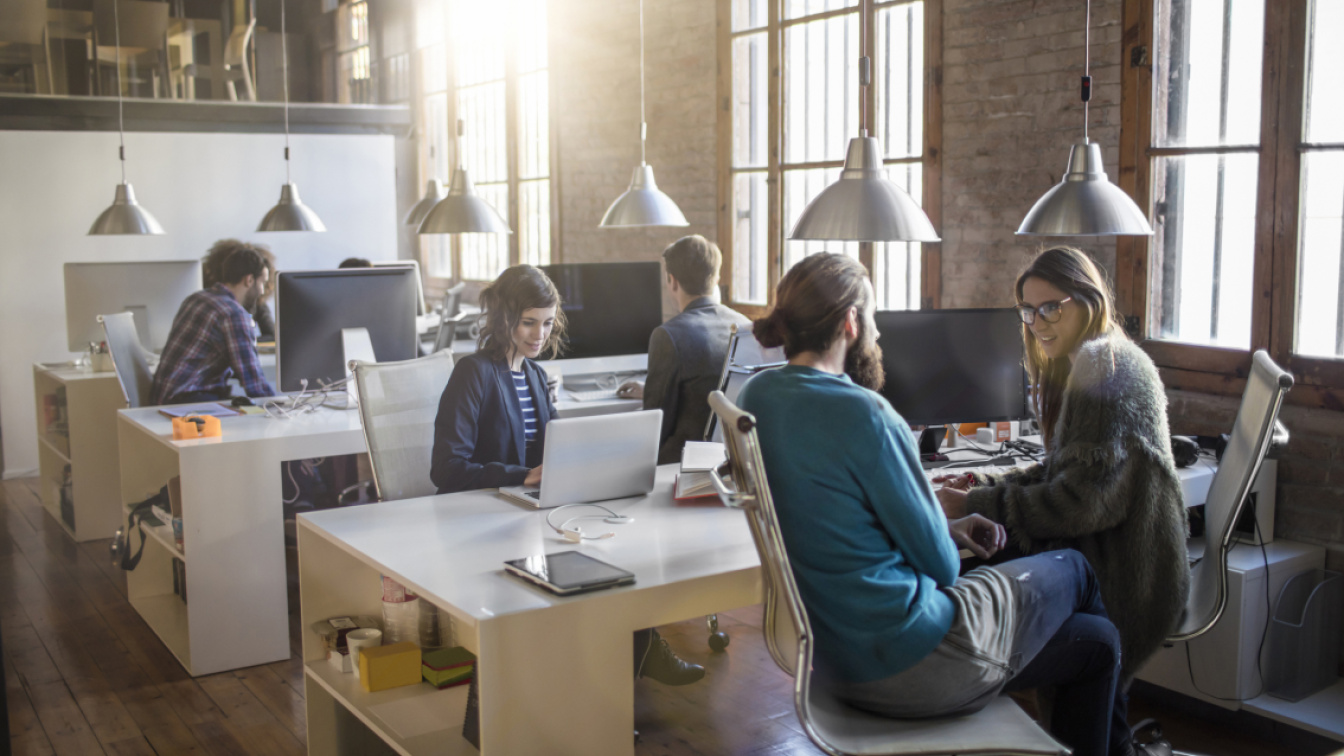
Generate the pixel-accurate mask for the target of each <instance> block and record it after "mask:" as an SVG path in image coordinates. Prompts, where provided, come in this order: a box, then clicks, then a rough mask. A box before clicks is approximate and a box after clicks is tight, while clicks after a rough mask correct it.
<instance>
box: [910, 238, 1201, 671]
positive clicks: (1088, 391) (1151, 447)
mask: <svg viewBox="0 0 1344 756" xmlns="http://www.w3.org/2000/svg"><path fill="white" fill-rule="evenodd" d="M1017 309H1018V312H1020V313H1021V315H1022V325H1023V328H1022V338H1023V341H1024V342H1025V344H1026V354H1027V360H1026V367H1027V374H1028V376H1029V377H1030V379H1031V384H1032V386H1033V387H1034V388H1033V393H1032V401H1033V405H1034V409H1035V412H1036V418H1037V420H1038V422H1039V423H1040V426H1041V431H1042V435H1043V437H1044V441H1045V452H1046V453H1045V458H1044V460H1043V461H1042V462H1041V463H1039V464H1036V465H1033V466H1031V467H1028V468H1025V469H1022V470H1016V471H1013V472H1009V473H1005V474H1002V475H993V476H989V475H981V474H975V475H972V476H958V477H955V478H946V479H935V481H934V482H935V483H937V482H942V483H943V484H944V487H943V488H942V490H940V491H939V492H938V498H939V501H940V502H941V503H942V505H943V510H944V511H945V512H946V513H947V516H948V517H949V518H956V517H965V516H966V515H968V514H980V515H984V516H985V517H988V518H989V519H991V520H994V521H995V522H999V523H1002V524H1003V525H1004V526H1005V527H1006V528H1007V529H1008V535H1009V540H1010V542H1011V543H1012V544H1013V545H1015V546H1016V547H1017V548H1018V549H1020V550H1021V552H1023V553H1026V554H1034V553H1037V552H1041V551H1048V550H1052V549H1059V548H1066V547H1067V548H1073V549H1077V550H1078V551H1081V552H1082V553H1083V554H1084V555H1085V556H1087V558H1088V561H1090V562H1091V563H1092V567H1093V569H1094V570H1095V571H1096V573H1097V577H1098V578H1099V579H1100V581H1101V594H1102V598H1103V600H1104V601H1105V602H1106V608H1107V609H1108V610H1109V612H1110V615H1111V619H1112V620H1113V621H1114V622H1115V626H1116V628H1117V629H1118V630H1119V631H1120V642H1121V650H1122V657H1121V658H1122V660H1123V661H1122V667H1121V669H1122V674H1123V677H1124V680H1125V681H1126V682H1127V681H1128V680H1130V679H1132V678H1133V676H1134V673H1135V672H1137V671H1138V669H1139V668H1140V667H1141V666H1143V663H1144V662H1145V661H1146V660H1147V659H1148V657H1149V656H1151V655H1152V654H1153V653H1154V652H1155V651H1157V649H1158V648H1159V647H1160V645H1161V644H1162V641H1163V640H1164V639H1165V638H1166V637H1167V635H1168V633H1170V632H1171V631H1172V630H1173V629H1174V628H1175V626H1176V623H1177V621H1178V620H1179V619H1180V616H1181V612H1182V611H1183V609H1184V607H1185V601H1186V594H1187V593H1188V591H1189V583H1190V568H1189V566H1188V564H1187V561H1186V560H1187V556H1186V545H1185V538H1186V532H1187V531H1186V514H1185V505H1184V503H1183V501H1182V498H1181V486H1180V479H1179V478H1178V477H1177V475H1176V464H1175V461H1174V460H1173V458H1172V454H1171V438H1170V434H1169V431H1168V429H1167V398H1166V394H1165V393H1164V390H1163V387H1162V381H1161V380H1160V379H1159V378H1158V374H1157V368H1156V367H1155V366H1154V365H1153V362H1152V360H1151V359H1149V358H1148V355H1147V354H1145V353H1144V352H1143V350H1141V349H1139V347H1138V346H1137V345H1136V344H1134V342H1132V341H1130V340H1129V338H1128V337H1127V336H1126V335H1125V333H1124V330H1123V329H1122V328H1121V327H1120V322H1119V319H1118V317H1117V315H1116V312H1115V306H1114V304H1113V303H1112V301H1111V294H1110V290H1109V287H1108V285H1107V283H1106V280H1105V278H1103V276H1102V274H1101V271H1100V270H1099V269H1098V268H1097V266H1096V265H1095V264H1094V263H1093V262H1092V260H1091V259H1089V258H1088V257H1087V255H1085V254H1083V253H1082V252H1080V251H1079V250H1076V249H1071V248H1068V247H1057V248H1054V249H1048V250H1046V251H1044V252H1042V253H1041V254H1040V255H1038V256H1037V257H1036V259H1035V260H1033V261H1032V262H1031V264H1030V265H1029V266H1028V267H1027V269H1026V270H1024V271H1023V272H1022V274H1021V275H1020V276H1018V278H1017Z"/></svg>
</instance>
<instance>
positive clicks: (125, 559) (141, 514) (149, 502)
mask: <svg viewBox="0 0 1344 756" xmlns="http://www.w3.org/2000/svg"><path fill="white" fill-rule="evenodd" d="M155 505H157V506H159V507H161V508H163V509H167V508H168V486H164V487H163V488H160V489H159V492H158V493H156V494H154V495H153V496H151V497H149V498H148V499H145V500H144V501H142V502H140V503H138V504H135V505H134V506H132V507H131V513H130V514H129V515H127V516H126V527H125V528H117V532H116V534H115V535H113V536H112V543H111V544H109V545H108V547H107V548H108V551H109V552H111V554H112V564H113V566H116V567H120V568H122V569H123V570H126V571H128V572H129V571H130V570H133V569H135V568H136V566H137V565H139V564H140V555H141V554H143V553H144V552H145V534H144V532H143V531H141V530H140V521H141V520H144V519H145V518H149V519H150V520H152V521H153V522H154V523H155V524H159V525H162V524H163V523H160V522H159V521H158V518H156V517H155V516H154V515H153V514H151V513H150V509H151V508H153V507H154V506H155ZM136 532H139V533H140V548H138V549H136V550H135V554H134V555H132V554H131V534H132V533H136Z"/></svg>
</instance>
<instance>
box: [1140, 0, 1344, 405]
mask: <svg viewBox="0 0 1344 756" xmlns="http://www.w3.org/2000/svg"><path fill="white" fill-rule="evenodd" d="M1159 1H1160V0H1124V11H1123V21H1122V23H1123V27H1124V31H1123V36H1122V39H1123V40H1124V42H1123V43H1122V44H1123V45H1124V49H1123V65H1122V67H1121V87H1122V92H1121V103H1120V105H1121V123H1120V174H1119V185H1120V187H1121V188H1122V189H1124V190H1125V191H1126V192H1128V193H1129V194H1130V196H1132V197H1133V198H1134V201H1135V202H1136V203H1138V205H1139V207H1141V208H1144V209H1145V210H1146V211H1147V212H1148V215H1149V217H1151V215H1152V214H1151V206H1152V201H1151V198H1152V184H1151V182H1152V178H1153V176H1152V168H1153V162H1154V158H1156V157H1160V156H1162V155H1165V154H1169V153H1171V152H1173V151H1174V150H1170V149H1162V148H1157V147H1155V146H1154V145H1153V134H1152V116H1153V61H1152V56H1151V52H1152V50H1153V49H1154V31H1155V30H1154V28H1153V23H1154V18H1153V13H1154V8H1155V6H1154V3H1155V2H1159ZM1310 1H1311V0H1265V26H1264V30H1265V32H1264V33H1265V40H1264V42H1265V44H1264V49H1265V52H1264V59H1263V64H1262V69H1261V108H1260V148H1259V152H1258V154H1259V167H1258V172H1259V177H1258V185H1257V187H1256V213H1255V243H1254V250H1255V251H1254V258H1253V261H1254V262H1253V265H1254V272H1253V279H1252V280H1253V282H1252V287H1251V289H1252V301H1251V338H1250V342H1251V345H1250V349H1248V350H1242V349H1230V348H1224V347H1215V346H1206V345H1196V344H1187V343H1180V342H1176V341H1166V340H1161V339H1156V338H1151V337H1149V336H1148V333H1149V332H1148V315H1149V307H1150V304H1151V300H1150V292H1149V285H1150V281H1151V278H1150V264H1151V257H1152V256H1151V243H1152V240H1151V238H1150V237H1142V236H1138V237H1133V236H1131V237H1119V238H1118V240H1117V244H1116V255H1115V269H1116V275H1115V287H1116V298H1117V300H1118V306H1119V309H1120V311H1121V312H1122V313H1126V314H1128V315H1129V317H1130V322H1131V325H1132V327H1131V331H1134V332H1136V333H1138V334H1140V335H1141V337H1142V338H1141V340H1140V344H1141V345H1142V346H1143V348H1144V350H1145V351H1147V352H1148V354H1149V355H1150V356H1151V357H1152V358H1153V361H1154V362H1155V363H1156V364H1157V366H1158V370H1159V372H1160V373H1161V375H1162V380H1163V382H1164V383H1165V384H1166V386H1167V387H1168V388H1173V389H1188V390H1193V391H1200V392H1205V393H1210V394H1218V395H1225V396H1239V395H1240V394H1241V392H1242V391H1243V390H1244V388H1245V383H1246V376H1247V375H1248V374H1249V373H1250V368H1251V354H1252V352H1254V351H1255V350H1259V349H1264V350H1267V351H1268V352H1269V354H1270V356H1271V357H1272V358H1273V359H1274V361H1275V362H1277V363H1278V364H1280V365H1282V366H1283V367H1284V368H1285V369H1287V370H1289V371H1291V372H1292V373H1293V375H1294V376H1295V378H1296V379H1297V385H1296V386H1295V387H1294V389H1293V391H1291V392H1290V393H1289V394H1288V398H1289V401H1291V402H1293V403H1294V404H1301V405H1305V406H1311V407H1323V408H1328V409H1334V410H1344V358H1339V359H1332V358H1328V357H1308V356H1303V355H1298V354H1294V353H1293V342H1294V337H1295V335H1296V330H1297V277H1298V271H1297V267H1298V254H1299V250H1298V232H1299V210H1300V205H1301V199H1302V196H1301V191H1302V187H1301V168H1302V155H1303V153H1304V146H1305V145H1304V142H1303V110H1304V103H1305V98H1306V68H1307V58H1306V54H1307V44H1306V42H1307V22H1308V12H1309V3H1310Z"/></svg>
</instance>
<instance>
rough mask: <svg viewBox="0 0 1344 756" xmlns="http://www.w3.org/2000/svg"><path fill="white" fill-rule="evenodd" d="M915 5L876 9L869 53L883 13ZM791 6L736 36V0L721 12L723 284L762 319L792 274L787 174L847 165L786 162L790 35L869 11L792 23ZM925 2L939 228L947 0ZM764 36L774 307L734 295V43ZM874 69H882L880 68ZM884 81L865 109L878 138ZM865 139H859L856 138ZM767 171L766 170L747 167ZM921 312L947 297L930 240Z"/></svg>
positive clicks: (926, 175)
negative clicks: (799, 27)
mask: <svg viewBox="0 0 1344 756" xmlns="http://www.w3.org/2000/svg"><path fill="white" fill-rule="evenodd" d="M909 1H911V0H873V2H872V4H871V7H869V8H868V10H870V11H871V13H872V18H870V19H869V20H868V23H867V24H866V25H864V28H865V29H866V34H865V35H864V36H865V39H864V47H865V48H866V49H867V50H869V51H875V50H876V49H877V28H876V27H877V23H876V18H877V14H878V12H879V11H881V10H882V9H883V8H886V7H891V6H895V5H903V4H906V3H907V2H909ZM783 2H784V0H769V3H768V6H767V14H766V25H765V26H764V27H759V28H756V29H751V30H747V31H740V32H734V31H733V23H732V20H733V19H732V11H733V0H719V2H718V9H717V16H718V18H717V27H718V59H719V66H718V73H719V75H718V101H719V103H720V107H719V118H718V124H717V127H718V135H717V136H718V167H719V170H718V175H719V181H718V199H719V203H718V204H719V213H718V224H717V229H716V231H717V234H718V243H719V248H720V249H721V250H722V252H723V272H722V274H721V275H720V281H721V282H724V284H725V286H726V288H727V297H726V299H727V304H728V305H729V306H730V307H732V308H734V309H736V310H738V311H740V312H742V313H744V314H746V315H748V316H749V317H761V316H763V315H765V314H766V313H768V312H769V311H770V310H771V309H772V308H773V307H774V304H775V289H776V287H777V286H778V284H779V280H780V278H781V277H782V276H783V274H784V270H783V262H784V242H785V240H786V239H785V234H786V233H787V230H786V229H785V228H784V223H785V218H784V217H783V213H784V182H783V176H784V172H785V170H786V169H787V170H797V169H800V168H815V167H825V168H827V169H833V170H835V171H836V172H837V173H836V176H837V178H838V175H839V174H838V172H839V169H840V168H841V166H842V165H843V164H844V160H843V159H840V160H834V161H821V162H808V163H785V162H784V160H783V157H782V155H783V152H784V126H783V124H784V91H783V90H784V87H783V68H784V62H783V37H784V32H785V30H786V29H787V28H788V27H790V26H794V25H796V24H799V23H804V22H806V21H815V20H819V19H824V18H829V17H834V16H843V15H847V14H849V13H863V12H864V9H865V5H864V2H863V0H859V2H858V6H857V8H853V9H851V8H844V9H839V10H831V11H824V12H820V13H815V14H812V15H808V16H804V17H800V18H791V19H785V18H784V14H783ZM922 2H923V4H924V75H923V80H924V108H923V113H924V118H923V122H924V129H923V131H924V133H923V144H922V153H921V157H920V160H919V161H918V162H920V164H921V166H922V171H923V187H922V193H923V194H922V198H921V199H922V201H921V203H920V205H921V207H922V208H923V209H924V212H925V214H927V215H928V216H929V220H930V221H932V223H933V226H934V228H936V229H939V228H941V226H942V154H943V149H942V147H943V145H942V89H943V85H942V82H943V75H942V72H943V6H942V0H922ZM760 33H764V34H765V35H766V39H767V48H768V53H767V66H766V67H767V93H766V97H767V104H766V118H767V124H766V129H767V147H766V169H765V174H766V178H765V185H766V195H767V197H766V210H767V215H768V218H767V221H766V228H767V234H766V238H767V241H766V271H767V274H766V275H767V278H766V303H765V304H764V305H761V304H756V303H751V302H743V301H741V300H739V299H738V298H737V293H736V291H734V284H733V281H734V275H733V272H734V262H735V259H736V255H735V251H734V244H733V235H734V232H733V227H734V223H733V214H734V205H733V180H734V177H735V176H736V174H737V172H738V171H737V170H735V169H734V166H733V100H732V98H733V40H734V39H736V38H737V37H738V36H741V35H744V34H760ZM873 68H874V69H877V68H878V66H876V65H874V66H873ZM876 84H877V82H874V85H873V86H869V87H867V89H866V91H865V92H864V95H863V96H864V103H865V105H866V107H865V109H864V111H865V114H866V120H865V122H864V123H863V124H861V125H862V126H863V127H864V128H866V129H867V130H868V133H869V134H875V133H876V132H877V86H876ZM853 136H858V135H857V134H853V135H851V137H853ZM882 162H883V165H884V166H885V165H901V164H906V163H910V162H915V161H912V160H909V159H905V158H884V159H883V161H882ZM743 170H748V171H759V169H743ZM873 255H874V244H873V243H872V242H859V262H861V263H862V264H863V266H864V267H865V268H866V269H868V271H869V274H870V275H871V274H872V273H873V271H874V264H873V263H874V258H873ZM920 259H921V267H920V278H921V280H920V286H919V289H920V308H921V309H936V308H937V307H938V306H939V304H940V299H941V295H942V244H941V243H939V242H925V243H922V244H921V245H920Z"/></svg>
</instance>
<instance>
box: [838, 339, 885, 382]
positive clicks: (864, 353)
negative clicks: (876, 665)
mask: <svg viewBox="0 0 1344 756" xmlns="http://www.w3.org/2000/svg"><path fill="white" fill-rule="evenodd" d="M845 375H848V376H849V378H850V380H852V381H854V382H855V383H857V384H859V385H860V386H863V387H864V388H866V389H872V390H873V391H881V390H882V385H883V384H885V383H886V382H887V371H886V369H885V368H883V367H882V347H880V346H878V345H877V339H874V338H872V337H870V336H869V333H868V327H867V326H866V325H865V326H864V327H863V333H861V334H859V339H858V340H857V341H855V342H854V346H851V347H850V348H849V351H848V352H845Z"/></svg>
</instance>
